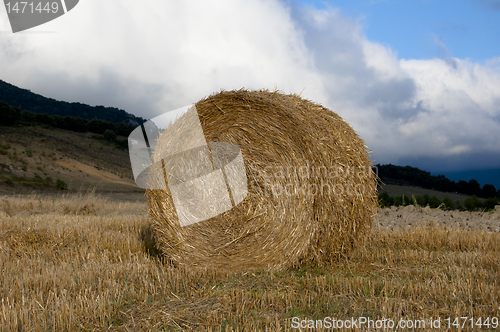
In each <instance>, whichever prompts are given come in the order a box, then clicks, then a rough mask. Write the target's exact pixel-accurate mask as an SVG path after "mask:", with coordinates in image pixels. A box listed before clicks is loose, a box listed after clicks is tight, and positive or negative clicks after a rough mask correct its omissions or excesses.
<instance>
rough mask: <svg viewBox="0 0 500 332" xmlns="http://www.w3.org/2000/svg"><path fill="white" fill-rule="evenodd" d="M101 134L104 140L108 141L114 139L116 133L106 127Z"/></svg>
mask: <svg viewBox="0 0 500 332" xmlns="http://www.w3.org/2000/svg"><path fill="white" fill-rule="evenodd" d="M103 136H104V138H105V139H106V141H109V142H114V141H116V134H115V132H114V131H112V130H111V129H106V131H105V132H104V135H103Z"/></svg>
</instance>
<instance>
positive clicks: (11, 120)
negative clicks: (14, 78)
mask: <svg viewBox="0 0 500 332" xmlns="http://www.w3.org/2000/svg"><path fill="white" fill-rule="evenodd" d="M20 115H21V111H20V110H19V109H17V108H14V107H10V106H9V105H7V104H6V103H4V102H3V101H0V125H3V126H13V125H15V124H17V122H18V121H19V117H20Z"/></svg>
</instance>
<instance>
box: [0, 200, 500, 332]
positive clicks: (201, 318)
mask: <svg viewBox="0 0 500 332" xmlns="http://www.w3.org/2000/svg"><path fill="white" fill-rule="evenodd" d="M146 208H147V206H146V204H145V203H143V202H137V203H134V202H116V201H111V200H107V199H105V198H102V197H99V196H98V195H94V194H92V193H90V194H73V195H68V196H59V197H55V198H48V197H37V196H29V197H12V196H5V197H2V198H1V199H0V269H1V271H2V277H1V278H0V302H1V303H0V329H1V330H2V331H78V330H80V331H103V330H108V331H161V330H197V331H198V330H199V331H205V330H213V331H247V330H248V331H253V330H263V331H265V330H269V331H271V330H272V331H279V330H282V331H286V330H293V327H295V326H297V324H302V326H306V325H309V324H310V323H311V322H313V321H314V322H315V324H318V323H317V322H316V321H317V320H324V318H326V317H330V318H336V319H341V320H348V319H357V318H359V317H367V318H370V319H372V320H376V319H382V318H386V319H391V320H393V321H394V322H395V323H396V324H398V322H399V321H400V320H402V319H405V320H426V321H427V324H428V320H429V319H431V317H432V318H433V319H436V318H440V319H441V328H442V329H443V330H447V328H446V327H447V326H446V324H447V321H445V319H447V318H451V322H453V319H454V318H456V317H469V318H471V317H474V322H477V319H478V318H480V317H481V318H482V321H481V322H484V321H485V319H486V318H489V322H490V326H486V325H482V326H481V328H480V330H482V331H483V330H494V328H493V325H492V324H491V323H492V322H493V320H492V319H493V318H494V317H497V318H500V285H499V276H500V233H499V232H498V226H499V224H500V221H499V220H500V211H498V210H499V209H497V211H496V212H493V213H491V214H488V215H486V216H485V215H484V214H480V213H472V214H471V215H470V216H467V217H466V218H471V220H476V221H477V220H487V223H488V224H487V225H486V226H485V227H482V228H481V227H475V228H474V227H473V228H467V229H468V230H467V229H463V228H464V227H461V224H459V223H458V224H459V226H460V227H458V226H457V224H452V225H451V224H446V223H444V224H443V223H442V221H440V218H441V219H442V218H444V217H443V216H442V215H439V213H441V212H439V211H435V212H436V213H435V214H433V210H429V209H428V210H426V211H427V212H426V211H424V210H423V209H420V210H418V209H416V208H414V210H412V211H410V210H408V209H407V210H408V211H407V210H404V211H403V210H401V211H392V210H382V211H380V212H379V214H378V216H377V218H376V221H375V227H374V228H373V231H372V234H370V236H369V237H367V239H366V241H365V245H364V246H363V247H360V248H358V250H356V251H355V252H353V253H352V255H351V256H350V257H346V258H345V260H342V261H340V262H338V263H337V264H334V265H331V266H301V267H296V268H293V269H289V270H286V271H279V272H277V271H274V272H270V271H248V272H245V273H237V274H234V273H233V274H226V273H221V272H218V271H211V270H204V271H192V270H187V269H183V268H179V267H176V266H174V265H172V264H171V263H169V262H168V261H167V260H165V259H161V258H160V256H158V255H157V254H158V253H157V252H156V250H155V249H154V246H153V241H152V239H151V236H150V232H149V228H148V216H147V210H146ZM399 215H401V217H398V216H399ZM403 215H404V216H405V217H404V218H403ZM447 218H448V219H449V218H450V217H449V216H448V217H447ZM453 218H456V217H455V216H454V217H453ZM399 219H401V220H403V219H404V220H405V223H406V224H405V223H402V222H400V221H398V220H399ZM448 219H447V221H448ZM408 220H412V222H408ZM449 220H451V219H449ZM464 222H466V221H465V220H464ZM408 223H409V224H408ZM450 223H452V221H450ZM484 223H486V221H485V222H483V221H481V222H479V224H481V225H483V224H484ZM395 225H396V226H397V225H399V226H401V227H395ZM488 227H490V228H488ZM495 227H497V228H495ZM294 317H298V318H294ZM324 321H325V320H324ZM461 324H462V321H460V325H461ZM315 326H316V327H318V325H315ZM429 328H430V326H429V325H426V328H424V329H420V330H422V331H424V330H429ZM453 329H454V330H457V331H458V330H464V331H466V330H479V326H476V327H474V329H473V328H472V327H471V326H470V322H467V324H466V325H465V326H464V328H460V329H459V328H453ZM303 330H304V329H303ZM319 330H321V329H319ZM340 330H342V329H340ZM354 330H355V329H354ZM358 330H361V331H364V330H373V329H370V328H368V327H367V326H366V325H365V326H361V327H359V329H358ZM380 330H384V329H383V328H382V329H380ZM386 330H410V329H396V328H394V329H386Z"/></svg>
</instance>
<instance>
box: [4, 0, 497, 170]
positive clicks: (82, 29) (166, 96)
mask: <svg viewBox="0 0 500 332" xmlns="http://www.w3.org/2000/svg"><path fill="white" fill-rule="evenodd" d="M6 19H7V18H6V14H5V12H1V11H0V30H4V31H5V30H8V29H9V26H8V23H7V21H6ZM33 31H34V32H36V31H54V32H55V33H33ZM442 46H443V47H444V48H446V45H442ZM0 79H3V80H6V81H8V82H10V83H13V84H15V85H18V86H21V87H24V88H29V89H31V90H32V91H35V92H38V93H41V94H43V95H46V96H50V97H53V98H57V99H63V100H68V101H80V102H85V103H90V104H104V105H106V106H116V107H120V108H124V109H125V110H127V111H129V112H131V113H134V114H137V115H140V116H144V117H153V116H155V115H158V114H161V113H163V112H165V111H167V110H170V109H175V108H177V107H180V106H184V105H187V104H190V103H193V102H196V101H197V100H199V99H200V98H202V97H204V96H206V95H209V94H211V93H213V92H216V91H219V90H220V89H233V88H236V89H238V88H241V87H247V88H255V89H257V88H270V89H273V88H274V87H275V86H277V87H278V88H279V89H283V90H284V91H286V92H293V93H297V92H300V91H302V90H303V89H304V88H305V90H304V92H303V94H302V95H303V96H304V97H306V98H308V99H312V100H315V101H317V102H319V103H321V104H323V105H325V106H327V107H329V108H331V109H332V110H334V111H336V112H337V113H339V114H340V115H341V116H343V117H344V118H345V119H346V120H347V121H348V122H349V123H350V124H351V125H352V126H353V128H354V129H355V130H356V131H358V132H359V133H360V135H361V136H362V137H363V138H364V139H365V141H366V142H367V144H368V145H369V146H370V148H371V149H372V150H373V151H374V154H373V156H374V157H375V158H376V162H382V163H386V162H393V163H398V162H402V161H404V160H407V159H408V158H418V157H429V158H439V157H440V156H467V153H470V152H471V151H474V152H477V151H484V152H485V153H496V154H497V155H500V145H499V144H498V142H499V138H500V58H498V59H492V60H491V61H489V62H486V63H475V62H472V61H470V60H467V59H452V58H444V59H432V60H400V59H398V57H397V53H396V51H395V50H392V49H391V48H390V47H389V46H387V45H381V44H379V43H375V42H372V41H369V40H367V38H366V37H365V35H364V34H363V31H362V27H361V25H360V24H359V22H358V21H357V20H355V19H352V18H349V17H346V16H344V15H342V13H341V12H340V11H339V10H337V9H335V8H329V7H327V8H326V9H322V10H317V9H314V8H312V7H299V5H297V4H295V3H292V4H289V5H287V4H286V3H283V2H280V1H278V0H274V1H264V0H260V1H257V0H256V1H243V0H225V1H223V0H220V1H210V2H208V1H182V2H178V1H160V0H151V1H146V2H141V4H140V5H138V3H137V2H136V1H132V0H122V1H119V2H116V1H97V0H86V1H81V2H80V3H79V4H78V6H77V7H75V9H73V10H72V11H71V12H70V13H68V14H67V15H65V16H63V17H61V18H59V19H57V20H54V21H52V22H50V23H47V24H46V25H43V26H41V27H38V28H35V29H33V30H30V31H28V32H27V33H21V34H15V35H12V34H8V33H0ZM499 159H500V158H499Z"/></svg>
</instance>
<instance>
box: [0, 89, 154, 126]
mask: <svg viewBox="0 0 500 332" xmlns="http://www.w3.org/2000/svg"><path fill="white" fill-rule="evenodd" d="M0 101H4V102H5V103H7V104H8V105H10V106H12V107H17V108H19V109H21V110H27V111H31V112H35V113H44V114H49V115H60V116H74V117H79V118H83V119H87V120H96V119H98V120H106V121H110V122H113V123H122V122H124V123H127V124H130V125H134V126H138V125H140V124H142V123H143V122H144V121H146V120H145V119H143V118H141V117H138V116H135V115H133V114H131V113H128V112H126V111H124V110H122V109H118V108H116V107H105V106H102V105H98V106H90V105H86V104H83V103H79V102H71V103H70V102H66V101H59V100H56V99H53V98H49V97H44V96H42V95H40V94H37V93H34V92H31V91H30V90H28V89H23V88H20V87H17V86H15V85H13V84H10V83H8V82H5V81H3V80H1V79H0Z"/></svg>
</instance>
